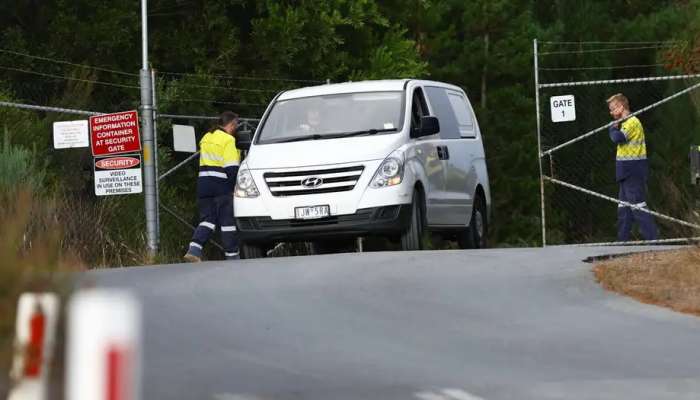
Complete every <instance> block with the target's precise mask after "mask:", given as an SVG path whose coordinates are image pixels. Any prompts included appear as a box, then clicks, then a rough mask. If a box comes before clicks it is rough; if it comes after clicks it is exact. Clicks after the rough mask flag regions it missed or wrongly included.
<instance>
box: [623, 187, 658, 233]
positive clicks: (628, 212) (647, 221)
mask: <svg viewBox="0 0 700 400" xmlns="http://www.w3.org/2000/svg"><path fill="white" fill-rule="evenodd" d="M619 184H620V200H621V201H625V202H627V203H630V204H632V205H635V206H639V207H643V208H647V203H646V191H647V188H646V185H647V182H646V179H645V178H644V177H643V176H635V175H631V176H629V177H627V178H625V179H623V180H621V181H619ZM635 220H636V221H637V223H638V224H639V230H640V231H641V234H642V237H643V238H644V240H656V239H657V238H658V234H657V231H656V224H655V223H654V217H653V216H652V215H651V214H648V213H646V212H644V211H641V210H637V209H634V208H631V207H629V206H625V205H622V204H620V205H618V207H617V240H619V241H621V242H626V241H628V240H629V239H630V234H631V233H632V225H633V223H634V221H635Z"/></svg>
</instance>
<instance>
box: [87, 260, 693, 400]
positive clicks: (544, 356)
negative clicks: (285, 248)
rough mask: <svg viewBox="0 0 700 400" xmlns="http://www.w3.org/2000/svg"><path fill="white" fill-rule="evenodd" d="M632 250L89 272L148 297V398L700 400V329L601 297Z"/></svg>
mask: <svg viewBox="0 0 700 400" xmlns="http://www.w3.org/2000/svg"><path fill="white" fill-rule="evenodd" d="M633 249H635V248H630V247H627V248H610V247H608V248H572V247H551V248H547V249H501V250H476V251H443V252H417V253H365V254H343V255H329V256H313V257H296V258H277V259H263V260H250V261H239V262H228V263H227V262H207V263H202V264H199V265H191V264H178V265H163V266H156V267H141V268H128V269H112V270H101V271H96V272H90V273H88V274H86V279H87V280H88V281H92V282H93V283H97V284H98V285H99V286H119V287H126V288H130V289H132V290H133V291H134V292H135V293H136V294H137V295H138V296H139V297H140V298H141V300H142V302H143V307H144V319H145V324H144V329H145V333H144V335H145V339H144V340H145V343H144V347H145V353H144V358H145V361H144V362H145V368H144V396H143V398H144V399H149V400H153V399H215V400H251V399H256V400H258V399H413V400H477V399H485V400H496V399H518V400H520V399H537V400H546V399H596V400H605V399H635V400H645V399H655V400H656V399H674V400H675V399H698V398H700V318H695V317H691V316H687V315H683V314H678V313H674V312H671V311H668V310H665V309H662V308H659V307H655V306H650V305H644V304H640V303H637V302H636V301H634V300H631V299H628V298H625V297H622V296H619V295H616V294H613V293H609V292H605V291H603V290H602V289H601V288H600V287H599V286H598V285H597V284H596V283H595V282H594V280H593V277H592V273H591V265H590V264H586V263H583V262H582V259H584V258H586V257H589V256H594V255H600V254H609V253H616V252H629V251H630V250H633Z"/></svg>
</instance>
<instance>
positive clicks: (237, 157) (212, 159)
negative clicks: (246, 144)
mask: <svg viewBox="0 0 700 400" xmlns="http://www.w3.org/2000/svg"><path fill="white" fill-rule="evenodd" d="M199 149H200V154H199V166H200V167H210V168H205V170H210V171H217V170H218V169H219V168H220V169H221V170H220V172H221V173H224V168H227V167H237V166H239V165H240V163H241V154H240V152H239V151H238V149H236V139H234V137H233V136H232V135H229V134H228V133H226V132H224V131H222V130H220V129H216V130H215V131H214V132H207V134H205V135H204V137H203V138H202V140H201V141H200V142H199ZM200 170H201V168H200ZM225 175H226V174H225V173H224V176H220V177H222V178H224V179H226V178H227V176H225ZM200 176H201V174H200ZM210 176H216V175H210Z"/></svg>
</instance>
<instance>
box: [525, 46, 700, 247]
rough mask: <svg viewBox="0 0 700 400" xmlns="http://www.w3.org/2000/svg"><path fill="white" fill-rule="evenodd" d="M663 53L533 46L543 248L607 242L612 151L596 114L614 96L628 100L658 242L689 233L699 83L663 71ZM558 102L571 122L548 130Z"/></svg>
mask: <svg viewBox="0 0 700 400" xmlns="http://www.w3.org/2000/svg"><path fill="white" fill-rule="evenodd" d="M672 46H673V44H667V43H661V42H660V43H648V44H647V43H645V44H637V43H630V44H625V43H615V44H608V43H595V44H593V45H591V44H586V45H584V44H579V46H578V47H575V48H574V49H571V47H570V45H569V44H561V43H544V44H541V43H540V44H536V45H535V51H536V53H535V57H536V58H537V59H536V63H535V65H536V70H535V74H536V79H537V80H538V82H539V85H538V87H537V90H538V97H539V115H538V118H539V139H540V143H541V149H540V150H541V152H540V162H541V165H542V175H543V185H544V191H543V199H542V203H543V204H542V205H543V217H544V229H543V242H544V243H545V244H547V245H552V244H584V243H614V242H616V240H617V239H616V233H617V227H616V220H617V210H618V205H619V204H620V203H619V202H618V203H617V204H616V201H617V200H616V199H617V198H618V190H619V189H618V184H617V182H616V181H615V152H616V145H615V144H613V143H612V141H611V140H610V138H609V136H608V129H607V128H608V126H609V125H610V123H611V116H610V115H609V112H608V106H607V104H606V99H608V98H609V97H610V96H611V95H613V94H616V93H623V94H625V95H626V96H627V97H628V98H629V100H630V106H631V111H632V112H633V113H638V114H637V117H638V118H639V119H640V121H641V122H642V124H643V126H644V130H645V134H646V144H647V153H648V157H649V163H650V164H649V165H650V177H649V181H648V195H647V203H648V206H649V210H651V211H653V212H654V213H655V214H654V218H655V220H656V223H657V225H658V227H659V234H660V240H661V241H662V242H668V240H669V239H676V238H686V237H690V236H694V235H695V234H696V233H697V228H698V224H697V223H696V222H697V221H699V220H700V219H698V218H697V216H696V215H695V214H694V212H693V207H694V206H695V200H694V198H695V188H694V187H693V186H691V180H690V171H689V161H688V151H689V148H690V145H691V144H693V143H695V144H698V143H700V125H698V123H699V122H700V114H699V110H700V89H699V88H700V75H695V74H679V73H674V72H675V71H670V70H668V69H666V68H665V66H666V64H665V63H664V60H665V59H666V58H667V57H668V52H669V51H672V49H673V47H672ZM562 95H573V96H574V99H575V110H576V111H575V113H576V119H575V120H573V121H569V122H553V118H552V115H551V107H550V99H551V97H553V96H562ZM621 205H625V204H624V203H623V204H621ZM639 239H641V237H639V235H636V236H634V237H633V239H632V240H633V241H635V242H637V241H638V240H639Z"/></svg>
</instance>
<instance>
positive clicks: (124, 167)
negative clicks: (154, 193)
mask: <svg viewBox="0 0 700 400" xmlns="http://www.w3.org/2000/svg"><path fill="white" fill-rule="evenodd" d="M141 177H142V175H141V156H140V155H128V156H117V157H105V158H96V159H95V194H96V195H98V196H110V195H118V194H133V193H141V192H142V191H143V180H142V179H141Z"/></svg>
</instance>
